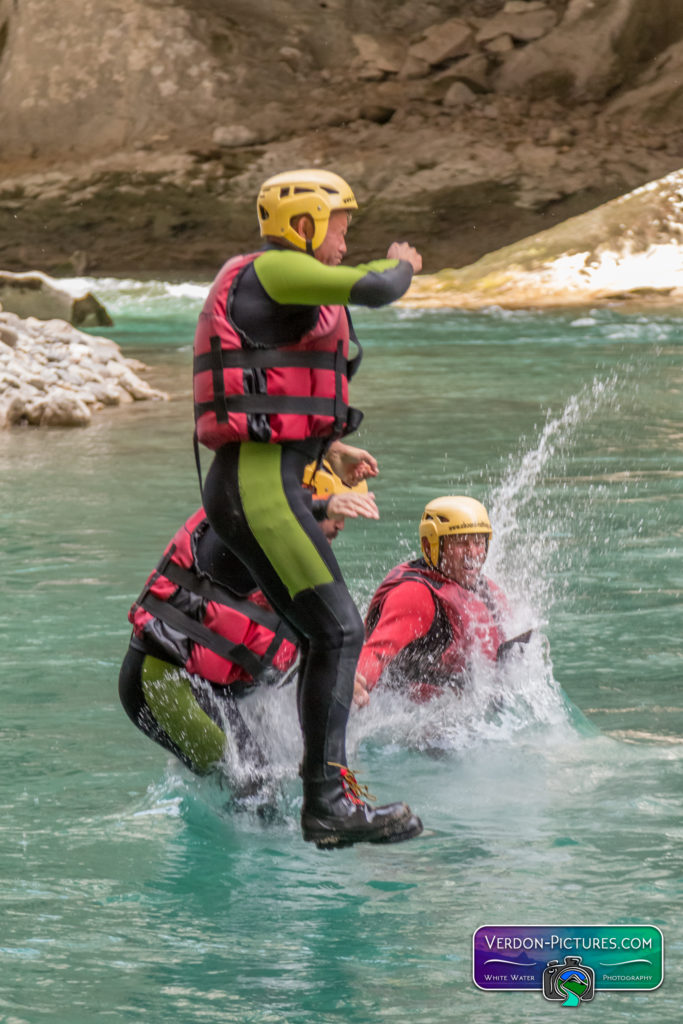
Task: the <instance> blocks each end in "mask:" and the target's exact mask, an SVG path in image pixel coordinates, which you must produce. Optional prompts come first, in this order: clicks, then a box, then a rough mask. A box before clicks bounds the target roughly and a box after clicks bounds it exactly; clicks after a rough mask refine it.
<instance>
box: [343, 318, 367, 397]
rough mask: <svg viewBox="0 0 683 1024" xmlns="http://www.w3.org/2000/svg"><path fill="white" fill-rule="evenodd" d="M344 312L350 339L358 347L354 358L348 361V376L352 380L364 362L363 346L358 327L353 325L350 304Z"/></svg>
mask: <svg viewBox="0 0 683 1024" xmlns="http://www.w3.org/2000/svg"><path fill="white" fill-rule="evenodd" d="M344 312H345V313H346V319H347V321H348V324H349V341H352V342H353V344H354V345H355V346H356V348H357V349H358V351H357V352H356V354H355V356H354V357H353V359H349V361H348V363H347V369H346V376H347V377H348V379H349V380H351V378H352V377H355V375H356V374H357V373H358V368H359V366H360V364H361V362H362V359H363V346H362V345H361V343H360V341H359V340H358V335H357V334H356V329H355V327H354V326H353V320H352V319H351V313H350V311H349V308H348V306H345V307H344Z"/></svg>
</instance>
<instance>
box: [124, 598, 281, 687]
mask: <svg viewBox="0 0 683 1024" xmlns="http://www.w3.org/2000/svg"><path fill="white" fill-rule="evenodd" d="M139 604H140V607H141V608H144V610H145V611H146V612H149V614H150V615H153V616H154V618H155V619H159V620H160V621H161V622H165V623H166V624H167V625H168V626H171V628H172V629H176V630H177V631H178V632H179V633H182V634H183V636H186V637H188V638H189V639H190V640H194V642H195V643H197V644H199V645H200V647H206V648H208V650H210V651H213V652H214V654H218V655H220V657H221V658H225V659H226V660H227V661H232V662H234V663H235V664H236V665H240V666H241V667H242V668H243V669H244V670H245V671H246V672H248V673H249V675H251V676H254V678H256V677H257V676H259V675H260V674H261V672H263V671H264V669H266V668H268V666H269V664H270V662H268V661H266V660H265V657H264V658H259V656H258V655H257V654H254V653H253V651H250V650H249V648H248V647H245V646H244V644H234V643H232V641H231V640H227V639H226V638H225V637H223V636H219V634H218V633H214V632H213V630H211V629H208V628H207V627H206V626H205V625H203V623H201V622H198V621H197V620H196V619H193V618H192V617H191V616H190V615H187V614H186V613H185V612H183V611H181V610H180V608H176V607H175V606H174V605H172V604H170V603H169V602H168V601H161V600H159V598H158V597H155V596H154V595H153V594H150V593H149V592H147V593H146V594H144V596H143V598H142V600H141V601H140V602H139ZM271 646H272V645H271ZM271 660H272V659H271Z"/></svg>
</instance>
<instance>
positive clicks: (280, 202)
mask: <svg viewBox="0 0 683 1024" xmlns="http://www.w3.org/2000/svg"><path fill="white" fill-rule="evenodd" d="M357 209H358V203H357V202H356V197H355V196H354V194H353V192H352V191H351V189H350V188H349V186H348V185H347V184H346V182H345V181H344V179H343V178H340V177H339V175H338V174H333V173H332V172H331V171H321V170H317V169H316V168H309V169H307V170H302V171H285V172H284V173H283V174H276V175H275V176H274V177H272V178H268V180H267V181H264V183H263V185H261V190H260V192H259V195H258V202H257V205H256V210H257V214H258V222H259V227H260V229H261V235H262V236H263V235H268V236H269V237H270V238H280V239H284V240H285V241H287V242H289V243H290V244H291V245H293V246H295V247H296V248H297V249H303V250H304V251H310V250H312V249H317V248H318V246H319V245H321V244H322V242H323V240H324V238H325V235H326V234H327V225H328V223H329V220H330V214H331V213H332V212H333V211H334V210H357ZM303 213H307V214H308V215H309V217H311V218H312V220H313V224H314V232H313V238H312V239H311V241H310V243H309V244H308V246H307V244H306V239H304V238H302V237H301V235H299V234H297V232H296V231H295V230H294V228H293V227H292V224H291V221H292V218H293V217H298V216H299V215H300V214H303Z"/></svg>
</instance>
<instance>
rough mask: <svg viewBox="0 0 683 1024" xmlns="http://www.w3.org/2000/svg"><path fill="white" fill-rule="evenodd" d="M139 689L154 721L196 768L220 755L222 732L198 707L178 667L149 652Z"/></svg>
mask: <svg viewBox="0 0 683 1024" xmlns="http://www.w3.org/2000/svg"><path fill="white" fill-rule="evenodd" d="M142 692H143V693H144V695H145V700H146V701H147V706H148V707H149V709H150V711H151V712H152V714H153V715H154V718H155V719H156V721H157V723H158V724H159V725H160V726H161V728H162V729H163V730H164V732H165V733H166V735H167V736H169V737H170V739H172V740H173V742H174V743H175V745H176V746H177V747H179V748H180V750H182V752H183V754H185V755H186V757H188V758H189V759H190V760H191V761H192V764H193V765H194V766H195V770H196V771H198V772H204V773H206V772H209V771H211V769H212V768H214V767H215V765H216V763H217V762H218V761H220V760H221V758H222V757H223V752H224V750H225V743H226V736H225V733H224V732H223V731H222V730H221V729H219V727H218V726H217V725H216V723H215V722H214V721H212V720H211V719H210V718H209V716H208V715H207V714H205V713H204V712H203V711H202V709H201V708H200V706H199V704H197V701H196V700H195V697H194V694H193V693H192V687H191V686H190V682H189V680H188V679H187V678H185V677H183V675H182V674H181V670H180V669H178V668H177V667H176V666H175V665H171V664H170V663H169V662H167V661H161V660H160V659H159V658H152V657H151V656H150V655H149V654H148V655H147V656H146V657H145V660H144V662H143V664H142Z"/></svg>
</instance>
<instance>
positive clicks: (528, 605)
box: [223, 377, 620, 797]
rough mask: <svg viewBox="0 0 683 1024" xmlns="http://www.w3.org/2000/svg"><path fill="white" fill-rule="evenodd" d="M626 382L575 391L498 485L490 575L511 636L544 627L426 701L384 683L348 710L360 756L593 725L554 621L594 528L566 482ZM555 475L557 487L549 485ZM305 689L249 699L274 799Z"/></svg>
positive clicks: (289, 775) (294, 770) (240, 773)
mask: <svg viewBox="0 0 683 1024" xmlns="http://www.w3.org/2000/svg"><path fill="white" fill-rule="evenodd" d="M619 386H620V383H619V381H618V380H617V378H616V377H610V378H608V379H606V380H600V379H595V380H594V381H593V383H592V384H591V385H590V386H589V387H587V388H586V389H584V390H583V391H582V392H580V393H578V394H576V395H573V396H572V397H571V398H569V400H568V401H567V403H566V404H565V407H564V409H563V410H562V412H561V413H560V414H559V415H557V416H551V415H550V414H549V415H548V416H547V419H546V422H545V424H544V426H543V428H542V429H541V431H540V433H539V435H538V437H537V438H536V439H535V441H534V442H533V443H532V444H531V445H528V446H527V447H526V449H524V448H522V449H521V450H520V452H519V453H518V454H517V455H515V456H511V457H510V458H509V460H508V465H507V468H506V471H505V472H504V474H503V476H502V478H501V479H500V482H499V483H498V484H497V486H495V487H494V488H493V489H492V491H491V498H490V500H489V508H490V513H491V520H492V522H493V524H494V541H493V543H492V546H491V551H490V555H489V559H488V562H487V573H488V574H489V575H490V576H492V577H493V578H494V579H495V580H496V582H498V583H499V584H500V585H501V586H502V587H503V589H504V590H505V591H506V593H507V594H508V596H509V598H510V605H511V608H512V617H511V621H510V622H509V623H507V624H506V632H507V634H508V635H510V636H514V635H517V634H518V633H520V632H523V631H524V630H526V629H529V628H533V633H532V636H531V639H530V641H529V643H528V644H527V645H526V646H525V647H523V648H517V649H515V650H514V651H513V653H512V655H511V657H509V658H508V659H507V660H506V661H505V662H504V663H502V664H498V665H492V664H491V663H490V662H489V661H487V660H486V659H484V658H482V659H480V660H479V661H478V662H476V663H475V664H473V665H472V666H471V678H470V681H469V684H468V685H467V686H466V688H465V689H464V690H463V691H462V692H457V691H456V690H453V691H446V692H444V694H443V696H441V697H439V698H437V699H434V700H431V701H429V702H426V703H421V704H418V703H415V702H414V701H412V700H410V698H409V697H408V696H407V695H406V694H404V693H401V692H400V691H397V690H396V689H389V688H386V689H379V690H375V691H373V693H372V695H371V700H370V703H369V705H368V706H367V707H365V708H362V709H358V708H353V709H352V712H351V715H350V718H349V726H348V733H347V747H348V755H349V760H350V762H351V763H358V762H362V760H363V748H366V747H368V746H370V747H373V748H376V747H378V746H382V747H393V748H397V749H406V748H409V749H412V750H418V751H463V750H467V749H472V748H475V747H481V746H484V745H488V744H510V743H512V742H514V741H515V740H516V739H518V738H519V737H520V735H521V734H526V735H528V734H530V733H533V732H534V731H536V732H541V733H543V734H546V733H547V731H548V730H553V731H555V730H559V731H560V732H565V733H571V732H572V731H573V730H575V729H576V728H579V729H583V728H584V727H585V724H586V723H585V720H584V719H583V718H582V716H581V714H580V712H578V711H577V709H575V708H574V707H573V706H572V705H571V703H570V702H569V701H568V699H567V697H566V695H565V694H564V693H563V691H562V688H561V686H560V684H559V682H558V681H557V680H556V679H555V677H554V673H553V663H552V657H551V651H550V647H549V644H548V641H547V638H546V636H545V633H544V631H543V626H544V624H545V623H546V622H547V619H548V616H549V614H550V611H551V608H552V605H553V603H554V600H555V598H556V594H555V590H556V589H557V586H558V579H559V578H560V577H561V575H562V566H563V559H565V561H566V558H567V557H568V555H567V547H568V544H567V537H568V535H569V534H570V533H571V532H572V530H574V531H575V532H578V533H581V532H582V531H583V530H584V529H585V522H586V519H585V510H583V512H581V513H579V512H577V510H576V507H575V499H574V495H573V491H572V487H571V483H570V482H568V481H567V479H563V478H564V477H565V474H566V470H567V465H568V461H569V458H570V455H571V452H572V448H573V447H574V446H575V444H576V443H577V440H578V439H579V438H580V437H581V435H582V433H583V432H584V431H585V430H587V429H590V424H591V421H592V420H593V418H594V417H595V416H596V414H597V413H598V412H600V411H601V410H603V409H604V408H606V407H612V406H614V404H615V403H616V402H617V401H618V392H619ZM552 481H556V482H557V487H556V488H553V487H551V486H549V484H550V482H552ZM541 484H542V485H543V486H541ZM577 515H578V521H577V519H576V517H577ZM558 570H559V571H558ZM295 691H296V684H295V683H291V684H289V685H287V686H284V687H262V688H260V689H259V690H257V691H256V692H254V693H253V694H251V695H249V696H248V697H246V698H244V699H243V700H242V701H241V702H240V710H241V712H242V714H243V716H244V718H245V719H246V721H247V722H248V725H249V727H250V729H251V731H252V733H253V734H254V737H255V739H256V741H257V743H258V744H259V746H260V747H261V749H262V750H263V752H264V754H265V756H266V759H267V762H268V780H267V786H266V791H267V792H268V793H269V795H270V796H271V797H272V796H273V795H274V794H276V793H277V792H278V789H279V787H281V786H283V785H286V784H287V782H288V781H291V780H294V779H296V777H297V775H298V767H299V764H300V761H301V753H302V746H301V735H300V730H299V725H298V720H297V713H296V693H295ZM226 729H229V724H228V723H226ZM223 769H224V773H225V776H226V778H227V779H228V780H229V781H230V783H231V784H232V785H234V787H235V789H236V790H239V789H240V788H241V787H243V786H244V785H245V783H247V784H248V783H249V781H250V780H253V778H254V777H255V774H258V771H257V769H256V768H255V766H253V765H249V764H245V763H244V762H241V761H240V759H239V757H237V756H236V755H235V754H234V748H230V749H229V750H228V752H227V753H226V759H225V762H224V765H223Z"/></svg>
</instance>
